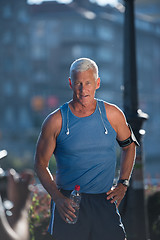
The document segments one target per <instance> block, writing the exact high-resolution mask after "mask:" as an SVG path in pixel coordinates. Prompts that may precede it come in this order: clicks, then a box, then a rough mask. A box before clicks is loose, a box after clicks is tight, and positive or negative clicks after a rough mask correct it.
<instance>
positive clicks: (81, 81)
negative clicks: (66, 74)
mask: <svg viewBox="0 0 160 240" xmlns="http://www.w3.org/2000/svg"><path fill="white" fill-rule="evenodd" d="M69 84H70V87H71V89H72V90H73V100H76V101H78V102H79V103H81V104H82V105H85V104H87V103H91V102H92V101H93V100H94V97H95V92H96V89H98V88H99V87H100V78H98V79H97V80H95V75H94V72H93V70H92V69H89V70H87V71H84V72H77V73H75V74H74V75H73V79H72V81H71V79H70V78H69Z"/></svg>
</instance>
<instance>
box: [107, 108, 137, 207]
mask: <svg viewBox="0 0 160 240" xmlns="http://www.w3.org/2000/svg"><path fill="white" fill-rule="evenodd" d="M107 113H108V115H107V116H108V119H109V121H110V123H111V125H112V127H113V128H114V129H115V131H116V133H117V139H118V140H120V141H123V140H125V139H127V138H128V137H130V135H131V132H130V130H129V128H128V125H127V122H126V119H125V116H124V114H123V113H122V111H121V110H120V109H118V108H117V107H115V106H113V105H111V106H109V110H108V111H107ZM135 154H136V146H135V143H134V142H133V143H131V144H130V145H129V146H127V147H124V148H122V155H121V165H120V178H121V179H130V177H131V173H132V170H133V166H134V161H135ZM126 190H127V187H125V186H124V185H123V184H121V183H119V184H118V185H117V187H116V188H114V189H111V190H110V191H108V193H107V195H108V197H107V199H111V202H112V203H113V202H115V201H117V206H118V205H119V204H120V202H121V201H122V199H123V197H124V195H125V193H126Z"/></svg>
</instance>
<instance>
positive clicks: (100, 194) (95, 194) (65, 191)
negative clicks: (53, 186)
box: [59, 188, 106, 198]
mask: <svg viewBox="0 0 160 240" xmlns="http://www.w3.org/2000/svg"><path fill="white" fill-rule="evenodd" d="M59 191H60V192H61V193H63V194H64V195H67V196H69V195H70V193H71V192H72V190H65V189H62V188H61V189H59ZM80 194H81V196H82V197H93V198H94V197H95V198H104V197H106V192H104V193H83V192H80Z"/></svg>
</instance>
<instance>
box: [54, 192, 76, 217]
mask: <svg viewBox="0 0 160 240" xmlns="http://www.w3.org/2000/svg"><path fill="white" fill-rule="evenodd" d="M55 204H56V207H57V209H58V212H59V214H60V216H61V218H62V219H63V220H64V221H65V222H67V220H66V219H67V218H68V219H69V220H70V221H73V218H75V217H76V216H75V214H74V212H75V209H74V208H73V207H72V206H73V201H72V200H71V199H69V198H67V197H65V196H64V195H63V194H61V193H60V194H59V196H58V198H56V201H55Z"/></svg>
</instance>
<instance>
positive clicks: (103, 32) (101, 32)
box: [97, 25, 113, 41]
mask: <svg viewBox="0 0 160 240" xmlns="http://www.w3.org/2000/svg"><path fill="white" fill-rule="evenodd" d="M97 32H98V36H99V37H100V38H101V39H102V40H109V41H110V40H112V39H113V31H112V30H111V28H109V27H107V26H103V25H99V26H98V29H97Z"/></svg>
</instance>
